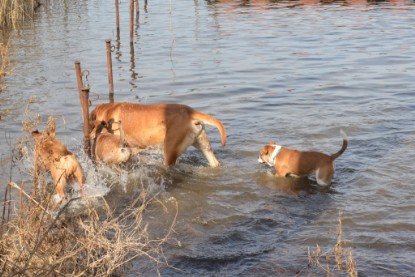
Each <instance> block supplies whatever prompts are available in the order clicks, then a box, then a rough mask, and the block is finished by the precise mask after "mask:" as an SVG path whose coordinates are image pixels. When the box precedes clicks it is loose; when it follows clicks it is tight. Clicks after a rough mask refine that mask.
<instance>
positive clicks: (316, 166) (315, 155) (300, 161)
mask: <svg viewBox="0 0 415 277" xmlns="http://www.w3.org/2000/svg"><path fill="white" fill-rule="evenodd" d="M340 133H341V135H342V137H343V145H342V147H341V149H340V150H339V151H338V152H337V153H335V154H333V155H331V156H329V155H326V154H323V153H320V152H302V151H298V150H292V149H288V148H285V147H281V146H280V145H277V144H268V145H266V146H264V147H263V148H262V149H261V151H260V152H259V158H258V162H259V163H266V164H268V165H269V166H273V167H274V168H275V176H278V177H287V176H297V177H300V176H308V175H311V174H313V173H315V174H316V180H317V183H318V184H319V185H321V186H329V185H330V184H331V180H332V178H333V174H334V160H335V159H337V158H338V157H340V155H341V154H343V152H344V151H345V150H346V148H347V145H348V138H347V135H346V133H345V132H344V131H343V130H340Z"/></svg>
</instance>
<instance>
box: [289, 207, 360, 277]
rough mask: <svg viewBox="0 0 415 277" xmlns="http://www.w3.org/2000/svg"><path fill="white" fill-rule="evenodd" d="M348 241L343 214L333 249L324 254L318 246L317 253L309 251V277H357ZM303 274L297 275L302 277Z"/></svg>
mask: <svg viewBox="0 0 415 277" xmlns="http://www.w3.org/2000/svg"><path fill="white" fill-rule="evenodd" d="M347 243H348V242H347V241H346V240H344V239H343V228H342V221H341V214H339V221H338V225H337V241H336V244H335V246H334V247H333V248H331V249H330V250H328V251H326V252H324V253H322V250H321V248H320V246H319V245H318V244H317V245H316V249H315V251H310V249H308V267H307V270H305V271H306V272H307V275H308V276H324V275H325V276H328V277H329V276H332V277H334V276H345V275H347V276H350V277H357V276H358V274H357V265H356V261H355V260H354V258H353V254H352V248H351V247H347V248H344V246H345V245H347ZM300 275H301V272H299V273H297V276H300Z"/></svg>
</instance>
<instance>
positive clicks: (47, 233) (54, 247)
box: [0, 189, 177, 276]
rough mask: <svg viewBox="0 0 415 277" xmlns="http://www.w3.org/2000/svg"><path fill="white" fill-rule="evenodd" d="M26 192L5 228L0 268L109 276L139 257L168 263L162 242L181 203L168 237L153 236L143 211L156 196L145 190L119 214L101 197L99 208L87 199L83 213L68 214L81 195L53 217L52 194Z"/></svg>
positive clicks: (24, 273) (7, 273)
mask: <svg viewBox="0 0 415 277" xmlns="http://www.w3.org/2000/svg"><path fill="white" fill-rule="evenodd" d="M25 195H26V196H28V197H27V198H25V199H24V200H23V206H22V208H21V209H20V210H17V209H16V210H14V214H15V216H14V217H13V218H12V219H11V220H9V221H8V222H7V223H6V224H5V225H4V226H3V228H2V229H3V233H2V237H1V240H0V272H2V274H5V276H14V275H18V276H60V275H71V276H110V275H112V274H122V272H123V271H124V270H125V266H127V265H128V263H129V262H130V261H133V260H135V259H138V258H145V259H147V260H148V261H150V262H153V263H155V264H156V265H160V264H163V265H164V264H166V261H165V259H164V256H163V251H162V246H163V244H164V243H165V242H166V241H167V240H168V239H169V236H170V233H171V231H172V228H173V225H174V223H175V218H176V215H177V207H176V214H175V216H174V219H173V222H172V224H171V226H170V229H168V230H166V232H165V236H164V237H162V238H151V235H150V234H149V232H148V231H147V229H148V223H145V220H143V214H144V211H145V210H146V208H147V206H148V205H153V203H154V202H157V201H155V200H156V198H157V195H155V196H149V193H148V191H146V190H145V189H144V190H143V191H142V192H141V193H140V195H139V197H137V199H136V201H134V203H131V205H129V207H128V208H126V209H124V210H123V211H122V212H121V213H120V214H118V215H114V211H112V210H111V209H110V207H109V205H108V204H107V203H106V202H105V200H103V201H102V203H104V204H103V206H102V208H103V210H101V211H100V210H98V209H96V208H94V206H93V205H92V204H91V203H92V202H91V203H89V202H88V201H87V202H86V203H84V204H85V211H86V213H85V214H84V215H83V216H76V217H67V216H64V215H65V214H67V212H68V211H67V209H68V207H70V206H71V205H72V204H73V203H72V202H74V203H76V202H77V201H80V200H79V198H73V199H71V200H70V201H69V202H68V203H66V205H65V206H64V207H62V209H60V210H59V212H58V213H57V214H56V213H55V214H56V215H53V213H52V212H45V210H47V207H48V206H50V203H49V199H50V195H40V194H37V195H33V194H32V195H30V196H29V195H27V194H25ZM34 198H36V200H34ZM28 199H29V200H28Z"/></svg>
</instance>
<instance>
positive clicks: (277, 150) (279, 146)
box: [269, 145, 282, 164]
mask: <svg viewBox="0 0 415 277" xmlns="http://www.w3.org/2000/svg"><path fill="white" fill-rule="evenodd" d="M274 146H275V149H274V151H273V152H272V155H271V157H270V158H269V161H270V163H273V164H275V158H276V157H277V155H278V153H279V152H280V151H281V148H282V146H281V145H274Z"/></svg>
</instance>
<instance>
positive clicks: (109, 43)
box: [105, 39, 114, 103]
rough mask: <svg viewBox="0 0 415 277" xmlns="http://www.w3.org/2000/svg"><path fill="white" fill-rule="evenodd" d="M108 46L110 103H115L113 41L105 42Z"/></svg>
mask: <svg viewBox="0 0 415 277" xmlns="http://www.w3.org/2000/svg"><path fill="white" fill-rule="evenodd" d="M105 43H106V45H107V67H108V86H109V98H110V103H112V102H114V82H113V74H112V57H111V39H107V40H106V41H105Z"/></svg>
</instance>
